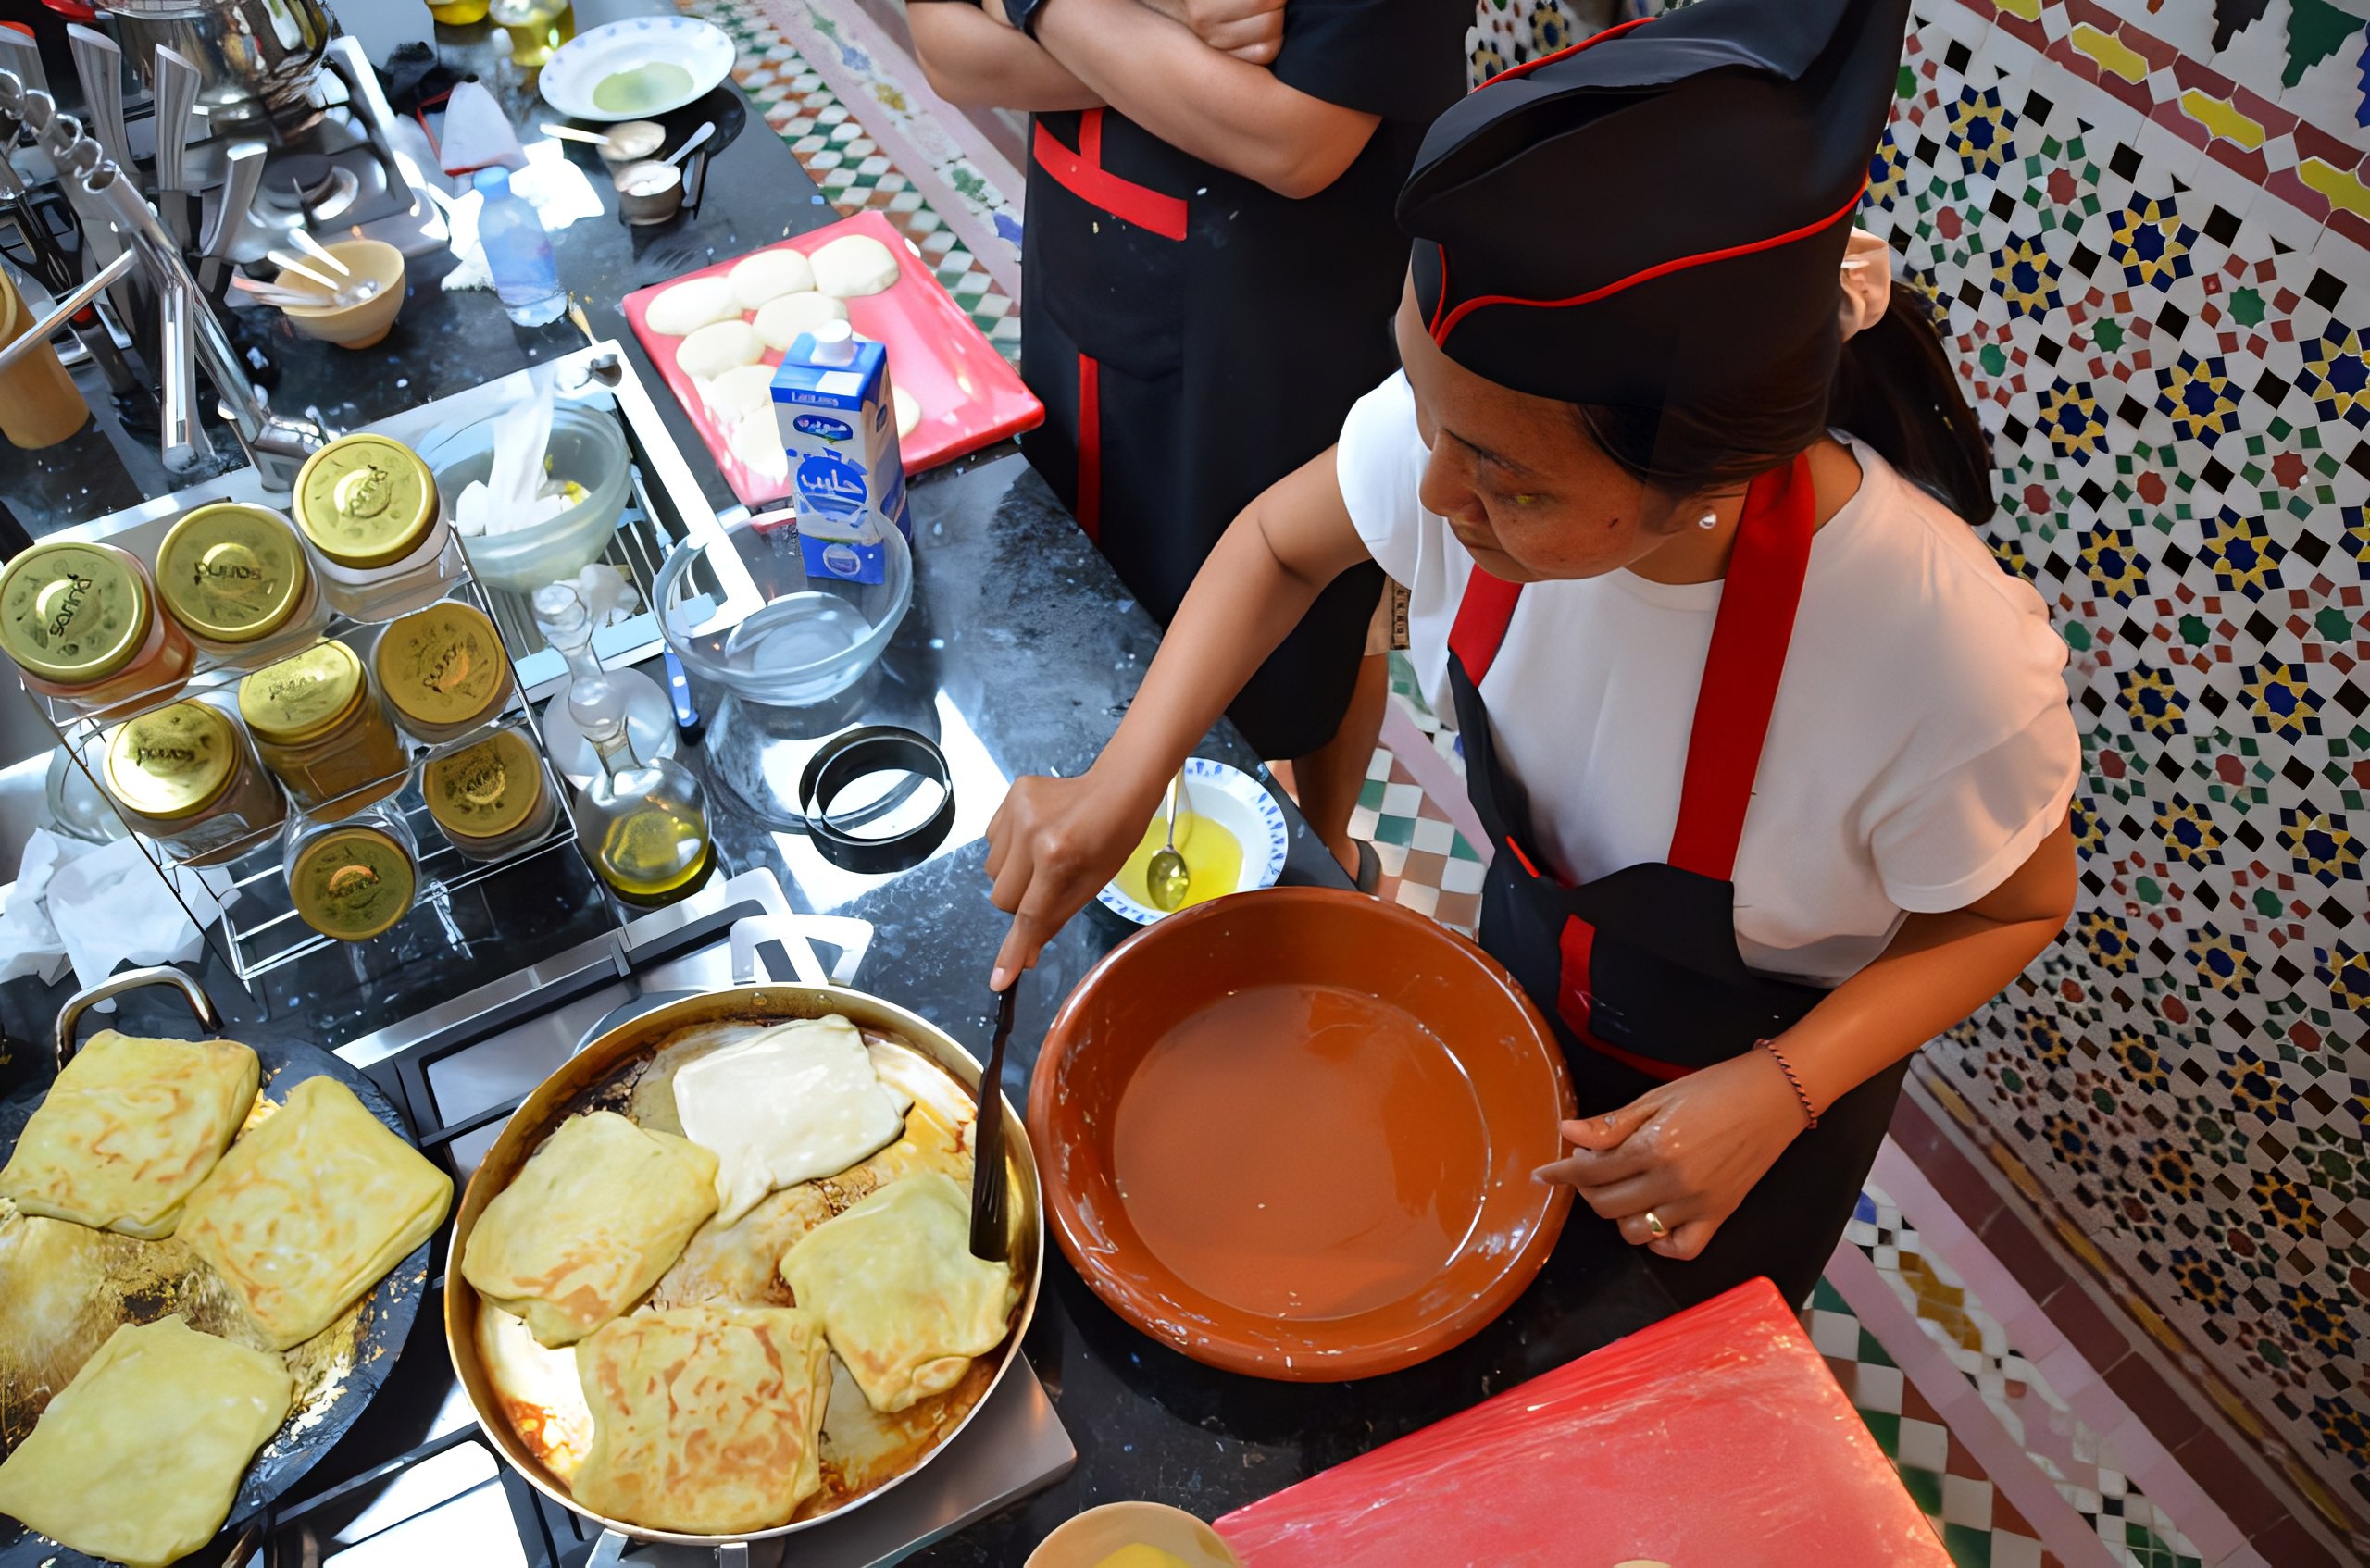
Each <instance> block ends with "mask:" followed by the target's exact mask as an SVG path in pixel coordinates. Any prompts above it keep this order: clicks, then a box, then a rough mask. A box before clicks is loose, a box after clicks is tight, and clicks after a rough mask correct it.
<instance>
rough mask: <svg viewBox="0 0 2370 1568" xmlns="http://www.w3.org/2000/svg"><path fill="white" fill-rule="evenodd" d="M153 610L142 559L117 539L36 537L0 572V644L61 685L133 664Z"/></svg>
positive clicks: (21, 662)
mask: <svg viewBox="0 0 2370 1568" xmlns="http://www.w3.org/2000/svg"><path fill="white" fill-rule="evenodd" d="M154 613H155V611H154V608H153V606H152V604H151V602H150V598H149V592H148V575H147V573H146V572H144V571H143V570H142V569H141V566H140V561H139V558H138V557H137V556H134V555H132V554H129V553H127V552H125V551H122V550H118V549H117V548H116V547H115V546H114V545H112V544H84V543H81V542H79V541H72V540H58V541H55V542H52V543H48V544H36V545H34V546H33V547H32V548H31V550H27V551H24V552H22V553H20V554H19V555H18V556H17V558H16V559H15V560H13V561H11V562H9V563H8V569H7V571H6V573H5V574H0V648H6V650H7V653H8V656H9V657H10V658H12V659H14V660H16V661H17V663H18V664H19V666H22V667H23V668H24V669H26V670H27V671H29V672H31V674H33V675H36V676H39V677H41V678H44V679H45V680H54V681H56V682H58V683H59V684H60V685H73V686H88V685H93V684H94V683H96V682H98V681H102V680H105V679H106V678H107V677H109V676H111V675H113V674H115V673H116V672H117V671H118V670H120V669H121V668H123V666H126V665H128V664H130V663H131V661H132V658H133V656H134V655H136V654H137V653H139V652H140V646H141V644H142V643H143V642H145V641H147V640H148V621H149V617H150V616H151V615H153V614H154Z"/></svg>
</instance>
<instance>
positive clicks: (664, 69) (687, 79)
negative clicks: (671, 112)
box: [592, 60, 692, 115]
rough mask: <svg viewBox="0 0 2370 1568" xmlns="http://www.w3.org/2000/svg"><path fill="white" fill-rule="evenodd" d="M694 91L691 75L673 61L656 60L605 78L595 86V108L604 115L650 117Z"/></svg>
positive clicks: (593, 104) (615, 72)
mask: <svg viewBox="0 0 2370 1568" xmlns="http://www.w3.org/2000/svg"><path fill="white" fill-rule="evenodd" d="M691 90H692V73H691V72H690V71H687V70H685V69H684V68H682V67H680V66H679V65H677V64H676V63H675V62H674V61H672V60H653V61H651V62H650V63H649V64H648V65H641V66H636V67H634V68H632V69H631V70H620V71H612V72H610V73H609V74H608V75H607V76H605V77H603V78H602V79H601V80H600V81H598V82H596V83H595V84H594V85H593V88H592V106H593V107H594V108H596V109H599V110H600V111H601V112H602V113H604V114H613V115H640V114H649V113H651V112H652V111H654V110H655V109H656V108H658V107H659V106H661V105H662V104H671V103H673V102H675V100H677V99H678V98H680V97H681V96H682V95H683V94H684V93H688V92H690V91H691Z"/></svg>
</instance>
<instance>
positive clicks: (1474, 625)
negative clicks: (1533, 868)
mask: <svg viewBox="0 0 2370 1568" xmlns="http://www.w3.org/2000/svg"><path fill="white" fill-rule="evenodd" d="M1521 597H1522V585H1521V584H1520V583H1516V582H1502V581H1500V580H1499V579H1496V578H1494V577H1491V575H1490V574H1489V573H1488V572H1485V571H1483V570H1482V569H1481V568H1480V567H1478V566H1476V567H1474V568H1473V575H1472V576H1471V577H1468V578H1466V579H1465V597H1464V598H1463V599H1462V600H1460V601H1458V603H1457V606H1456V619H1455V620H1454V621H1453V623H1452V624H1451V625H1450V627H1449V630H1448V651H1449V652H1450V653H1453V654H1454V655H1455V656H1456V660H1457V662H1458V663H1459V664H1461V665H1463V666H1465V678H1466V679H1467V680H1469V681H1471V682H1473V685H1474V689H1475V690H1477V691H1478V690H1479V689H1480V685H1481V682H1482V680H1483V678H1485V677H1487V676H1488V675H1489V673H1490V666H1491V663H1492V662H1493V661H1494V660H1495V659H1496V658H1497V656H1498V645H1499V644H1500V643H1502V642H1503V641H1505V640H1506V628H1507V626H1508V625H1509V624H1510V623H1511V622H1512V621H1513V620H1514V618H1515V602H1516V600H1518V599H1520V598H1521ZM1533 875H1534V876H1535V875H1537V873H1533Z"/></svg>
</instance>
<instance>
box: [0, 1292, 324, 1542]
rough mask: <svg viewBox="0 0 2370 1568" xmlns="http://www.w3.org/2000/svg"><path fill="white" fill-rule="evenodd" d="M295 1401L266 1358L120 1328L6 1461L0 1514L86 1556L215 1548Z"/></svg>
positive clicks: (172, 1329)
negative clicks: (254, 1466)
mask: <svg viewBox="0 0 2370 1568" xmlns="http://www.w3.org/2000/svg"><path fill="white" fill-rule="evenodd" d="M293 1397H294V1388H293V1384H292V1383H291V1381H290V1379H289V1376H288V1368H287V1366H286V1365H285V1364H283V1363H281V1359H280V1358H279V1357H278V1356H275V1355H272V1354H270V1353H269V1352H268V1351H265V1350H254V1349H251V1348H249V1347H248V1346H245V1345H234V1344H232V1343H231V1341H229V1340H228V1339H218V1338H215V1337H214V1336H213V1335H211V1334H200V1333H199V1332H197V1330H195V1329H193V1328H192V1327H190V1326H189V1325H188V1324H186V1323H184V1322H182V1321H181V1319H180V1318H179V1317H168V1318H161V1319H159V1320H157V1321H156V1322H155V1323H150V1324H140V1325H134V1324H129V1323H127V1324H122V1325H118V1327H117V1329H116V1331H115V1333H114V1334H112V1335H110V1336H109V1337H108V1338H107V1342H106V1344H104V1345H102V1346H100V1347H99V1349H98V1350H97V1351H96V1352H95V1353H94V1355H93V1356H92V1357H91V1359H90V1360H89V1361H86V1362H84V1363H82V1368H81V1371H80V1372H77V1373H76V1374H75V1375H74V1380H73V1381H72V1382H70V1383H69V1384H67V1385H66V1387H65V1388H63V1389H61V1390H59V1391H58V1394H57V1396H56V1398H55V1399H53V1400H50V1401H49V1408H48V1409H47V1410H45V1411H44V1412H42V1417H41V1420H40V1421H39V1422H37V1423H35V1424H34V1426H33V1429H32V1431H31V1434H30V1435H28V1436H27V1437H26V1438H25V1440H24V1441H23V1442H21V1443H19V1444H18V1445H17V1450H16V1451H15V1452H14V1453H12V1454H10V1455H9V1456H8V1458H7V1462H6V1463H0V1513H8V1514H12V1515H14V1516H15V1517H17V1518H19V1519H21V1520H23V1521H24V1522H25V1523H26V1524H29V1525H31V1527H32V1528H33V1529H35V1530H38V1531H39V1532H41V1534H43V1535H44V1536H48V1537H51V1538H52V1539H54V1540H56V1541H59V1542H62V1543H63V1544H65V1545H67V1546H69V1547H71V1548H73V1549H75V1550H76V1551H80V1552H86V1553H88V1554H89V1555H91V1556H93V1557H104V1558H111V1559H113V1560H114V1561H115V1562H121V1563H126V1564H129V1568H162V1565H163V1564H165V1563H168V1562H178V1561H179V1560H181V1558H183V1557H186V1556H187V1555H188V1554H189V1553H191V1552H193V1551H195V1550H196V1549H198V1548H200V1547H202V1546H204V1545H205V1544H206V1542H207V1541H210V1540H212V1539H213V1538H214V1533H215V1532H216V1531H217V1530H219V1529H220V1528H221V1527H222V1523H223V1521H224V1520H225V1519H227V1518H228V1517H229V1516H230V1512H231V1501H232V1500H234V1499H235V1498H236V1497H237V1496H238V1493H239V1482H240V1480H241V1478H242V1477H243V1476H244V1475H246V1472H247V1462H248V1461H249V1460H251V1459H253V1458H254V1457H255V1452H256V1450H257V1449H259V1448H261V1447H262V1446H263V1445H264V1444H265V1443H266V1442H267V1441H268V1440H269V1439H270V1437H271V1435H272V1434H273V1433H274V1432H277V1431H279V1430H280V1424H281V1422H282V1421H285V1420H286V1419H287V1418H288V1407H289V1404H290V1402H291V1400H293Z"/></svg>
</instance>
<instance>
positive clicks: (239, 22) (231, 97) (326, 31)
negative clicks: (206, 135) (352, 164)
mask: <svg viewBox="0 0 2370 1568" xmlns="http://www.w3.org/2000/svg"><path fill="white" fill-rule="evenodd" d="M98 8H99V9H100V10H101V11H104V12H106V15H107V16H108V17H109V18H110V19H112V20H113V21H114V23H115V34H116V42H118V44H121V45H122V46H123V52H124V53H125V54H126V55H128V56H131V66H132V69H133V70H135V71H137V72H138V73H139V75H140V79H141V81H143V82H145V83H147V85H148V86H149V87H150V88H151V89H152V90H153V89H154V88H155V86H156V82H155V81H153V80H152V79H153V77H154V76H155V73H156V49H157V46H158V45H160V44H161V45H163V46H164V47H166V48H168V49H171V50H172V51H173V52H174V53H176V54H178V55H180V56H181V57H182V58H183V59H185V60H187V61H189V62H190V64H192V65H193V66H195V67H196V68H197V74H198V81H199V86H198V90H197V102H198V105H199V106H200V107H202V108H203V109H205V111H206V118H207V119H208V121H209V122H210V123H211V124H212V126H213V127H214V129H215V131H217V132H218V133H219V132H221V131H226V130H228V131H246V132H252V131H256V130H259V129H262V128H264V127H267V126H271V127H276V128H278V129H279V130H280V131H282V132H286V131H294V130H300V129H302V127H303V125H304V124H305V123H306V122H309V120H310V119H311V118H313V117H314V116H315V115H316V114H317V113H318V106H316V105H315V104H314V101H313V92H312V88H313V78H314V76H315V74H316V72H317V71H318V68H319V67H320V63H321V56H322V52H323V51H324V50H325V49H327V48H328V46H329V42H330V40H331V38H334V37H335V36H337V31H338V27H337V21H336V19H334V18H333V17H331V14H330V12H329V9H328V7H327V6H323V5H321V4H320V3H319V0H98Z"/></svg>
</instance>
